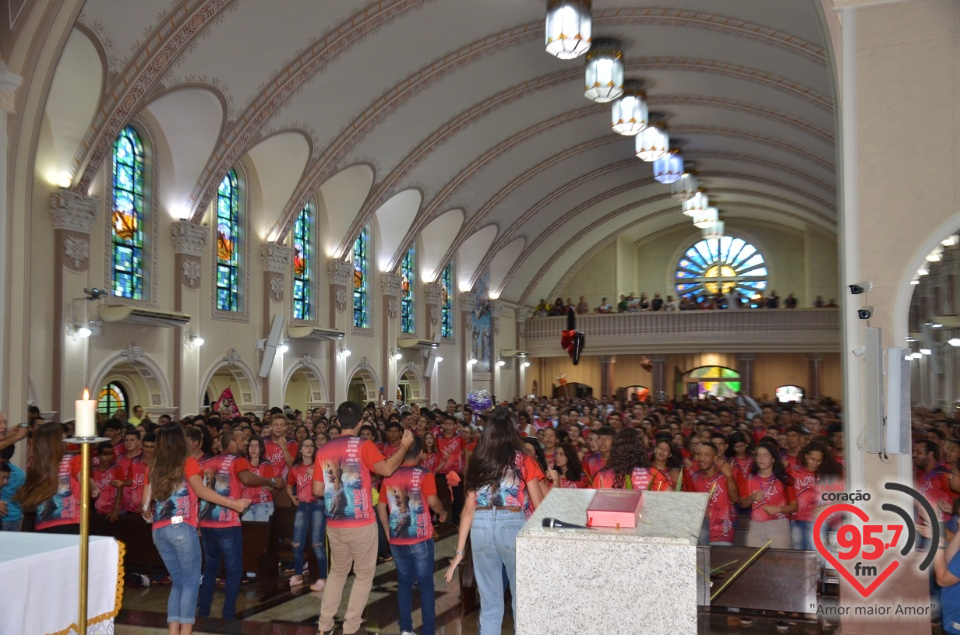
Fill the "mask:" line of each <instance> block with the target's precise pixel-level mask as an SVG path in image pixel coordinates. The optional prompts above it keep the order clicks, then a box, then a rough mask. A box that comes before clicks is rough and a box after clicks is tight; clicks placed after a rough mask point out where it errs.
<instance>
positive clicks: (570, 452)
mask: <svg viewBox="0 0 960 635" xmlns="http://www.w3.org/2000/svg"><path fill="white" fill-rule="evenodd" d="M553 456H554V464H553V466H554V469H552V470H549V471H547V479H548V482H549V485H550V487H561V488H568V489H584V488H587V487H590V479H589V478H588V477H587V475H586V474H585V473H584V471H583V467H582V466H581V465H580V455H579V454H577V449H576V448H575V447H573V444H572V443H563V444H561V445H559V446H557V451H556V452H554V455H553Z"/></svg>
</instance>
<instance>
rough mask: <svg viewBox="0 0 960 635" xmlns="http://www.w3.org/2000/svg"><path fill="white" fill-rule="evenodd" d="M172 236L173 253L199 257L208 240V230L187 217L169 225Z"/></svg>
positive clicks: (205, 248)
mask: <svg viewBox="0 0 960 635" xmlns="http://www.w3.org/2000/svg"><path fill="white" fill-rule="evenodd" d="M170 236H171V237H172V238H173V253H175V254H183V255H184V256H196V257H197V258H200V257H202V256H203V252H205V251H206V250H207V244H208V243H209V242H210V230H209V229H207V228H206V227H203V226H202V225H195V224H193V223H191V222H190V221H189V220H187V219H181V220H179V221H177V222H176V223H174V224H173V225H171V226H170Z"/></svg>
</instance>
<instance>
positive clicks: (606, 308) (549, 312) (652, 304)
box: [534, 287, 838, 317]
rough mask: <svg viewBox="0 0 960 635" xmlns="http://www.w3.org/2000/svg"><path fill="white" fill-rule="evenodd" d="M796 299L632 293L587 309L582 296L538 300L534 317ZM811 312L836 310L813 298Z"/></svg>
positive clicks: (764, 305)
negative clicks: (551, 300)
mask: <svg viewBox="0 0 960 635" xmlns="http://www.w3.org/2000/svg"><path fill="white" fill-rule="evenodd" d="M797 304H798V301H797V298H795V297H794V296H793V294H792V293H790V294H787V297H785V298H783V299H782V301H781V298H780V296H778V295H777V292H776V291H770V293H769V294H768V295H766V296H765V295H764V294H763V291H762V290H757V291H754V292H753V293H752V294H751V295H750V296H749V297H748V296H746V295H744V294H743V293H741V292H740V291H739V290H737V289H736V288H735V287H730V288H728V289H727V290H726V291H720V290H718V292H717V293H715V294H709V293H701V294H699V295H697V294H693V293H687V294H685V295H680V296H677V297H676V298H674V297H673V296H672V295H668V296H667V297H666V298H663V297H661V296H660V294H659V293H654V294H653V297H652V298H649V297H647V294H646V293H641V294H640V296H639V297H638V296H637V294H635V293H629V294H620V301H619V302H617V304H616V305H612V304H610V303H609V302H608V301H607V298H601V300H600V303H599V304H598V305H597V306H595V307H591V306H590V303H588V302H587V301H586V299H585V298H584V296H580V300H579V301H578V302H577V303H576V304H574V302H573V300H572V299H571V298H567V299H566V301H564V299H563V298H557V299H556V300H554V301H553V303H550V302H547V301H546V300H544V299H543V298H540V302H539V303H537V306H536V308H535V309H534V317H557V316H561V315H566V314H567V310H568V309H570V308H572V309H573V310H574V311H576V313H577V314H578V315H586V314H588V313H601V314H603V313H646V312H648V311H649V312H657V311H710V310H727V309H732V310H737V309H779V308H785V309H795V308H797ZM812 306H813V308H816V309H819V308H824V309H828V308H837V306H838V305H837V302H836V300H834V299H833V298H830V299H829V300H826V301H824V299H823V297H822V296H819V295H818V296H817V297H816V299H815V300H814V301H813V303H812Z"/></svg>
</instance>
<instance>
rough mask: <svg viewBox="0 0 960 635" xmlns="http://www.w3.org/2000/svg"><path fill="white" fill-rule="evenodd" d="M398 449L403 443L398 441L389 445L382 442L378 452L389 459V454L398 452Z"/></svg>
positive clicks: (401, 448) (400, 448)
mask: <svg viewBox="0 0 960 635" xmlns="http://www.w3.org/2000/svg"><path fill="white" fill-rule="evenodd" d="M400 450H403V445H402V444H400V443H398V444H396V445H389V444H387V443H384V444H383V447H382V448H380V454H382V455H383V456H385V457H387V458H388V459H389V458H390V457H391V456H393V455H394V454H396V453H397V452H399V451H400ZM404 451H406V450H404Z"/></svg>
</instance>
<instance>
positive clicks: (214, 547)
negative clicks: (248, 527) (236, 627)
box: [199, 527, 243, 620]
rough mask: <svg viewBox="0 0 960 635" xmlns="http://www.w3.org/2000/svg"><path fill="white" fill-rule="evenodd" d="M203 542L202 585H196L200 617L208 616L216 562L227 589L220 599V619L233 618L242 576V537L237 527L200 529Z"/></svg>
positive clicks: (216, 570) (215, 578) (216, 572)
mask: <svg viewBox="0 0 960 635" xmlns="http://www.w3.org/2000/svg"><path fill="white" fill-rule="evenodd" d="M200 539H201V540H203V582H202V583H201V584H200V610H199V613H200V617H209V616H210V604H211V603H212V602H213V587H214V586H215V585H216V583H217V574H218V573H220V560H221V559H223V568H224V569H226V572H227V586H226V589H224V596H223V619H225V620H232V619H235V618H236V615H237V595H239V594H240V577H241V576H242V575H243V533H242V531H241V530H240V528H239V527H218V528H216V529H214V528H211V527H201V528H200Z"/></svg>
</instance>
